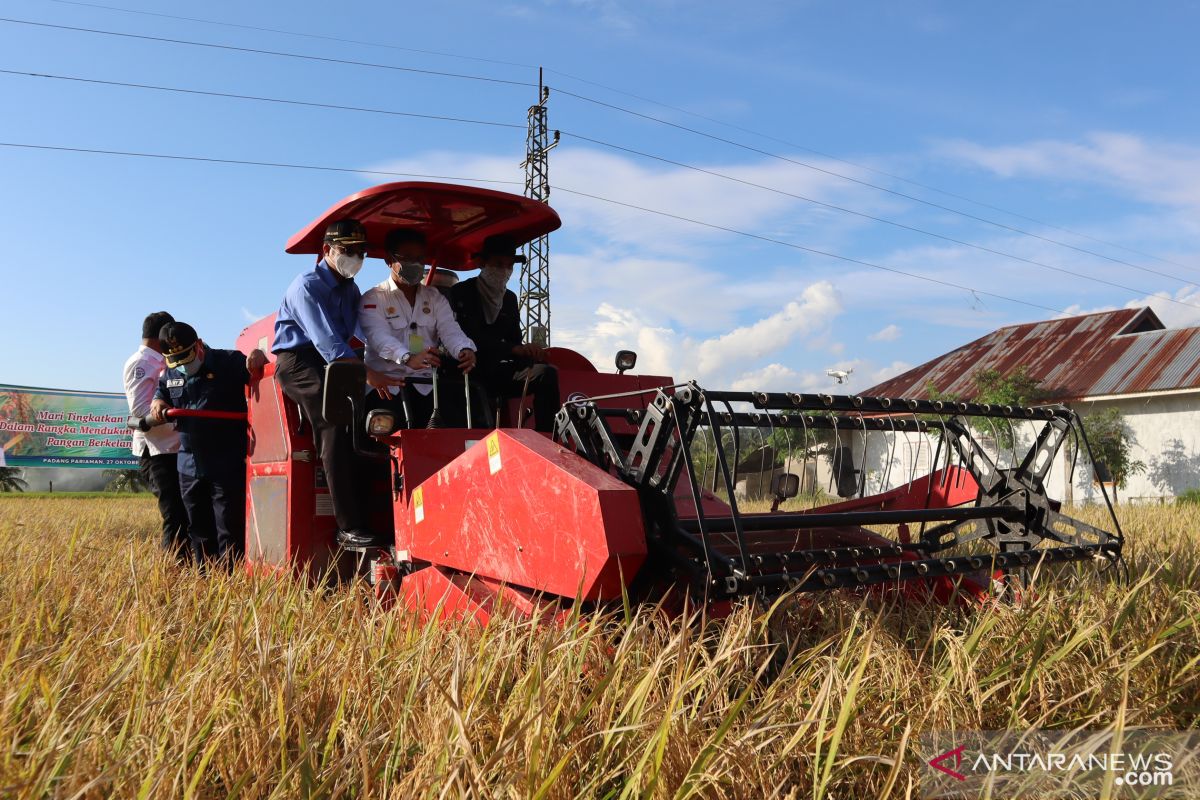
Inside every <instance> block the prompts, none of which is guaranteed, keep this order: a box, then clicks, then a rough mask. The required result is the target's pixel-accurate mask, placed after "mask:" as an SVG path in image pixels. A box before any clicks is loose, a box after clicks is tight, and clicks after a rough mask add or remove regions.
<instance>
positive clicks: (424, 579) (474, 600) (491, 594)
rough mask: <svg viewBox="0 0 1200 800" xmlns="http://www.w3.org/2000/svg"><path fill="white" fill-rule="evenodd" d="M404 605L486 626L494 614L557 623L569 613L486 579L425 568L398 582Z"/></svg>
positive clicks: (430, 615) (427, 614)
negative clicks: (533, 617)
mask: <svg viewBox="0 0 1200 800" xmlns="http://www.w3.org/2000/svg"><path fill="white" fill-rule="evenodd" d="M400 598H401V600H402V601H403V603H404V605H405V606H406V607H408V608H409V609H411V610H413V611H417V612H419V613H420V614H421V616H422V617H423V618H425V619H430V618H434V617H436V618H438V619H443V620H459V621H466V622H477V623H480V624H482V625H486V624H487V623H488V622H490V621H491V619H492V618H493V617H494V616H496V614H497V613H505V612H507V613H508V614H509V615H516V616H519V617H532V616H534V615H535V614H536V615H538V616H539V618H540V619H541V620H542V621H544V622H558V623H561V622H563V621H564V620H566V619H567V618H568V617H569V614H570V612H569V611H568V610H567V609H564V608H562V607H561V606H560V605H559V604H557V603H553V602H551V601H549V600H547V599H545V598H542V597H538V596H535V595H532V594H530V593H528V592H523V591H520V590H519V589H516V588H514V587H511V586H506V585H504V584H501V583H498V582H496V581H491V580H488V579H486V578H480V577H477V576H472V575H466V574H464V573H461V572H454V571H452V570H448V569H446V568H445V567H426V568H425V569H421V570H417V571H416V572H414V573H413V574H411V575H409V576H408V577H406V578H405V579H404V581H403V583H401V584H400Z"/></svg>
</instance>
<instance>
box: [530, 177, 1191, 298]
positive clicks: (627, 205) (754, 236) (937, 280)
mask: <svg viewBox="0 0 1200 800" xmlns="http://www.w3.org/2000/svg"><path fill="white" fill-rule="evenodd" d="M551 189H552V190H553V191H557V192H565V193H567V194H573V195H578V196H579V197H587V198H590V199H592V200H599V201H601V202H604V203H611V204H613V205H617V206H623V207H625V208H630V209H635V210H637V211H644V212H646V213H647V214H657V215H658V216H660V217H666V218H668V219H674V220H679V221H680V222H687V223H690V224H692V225H699V226H702V227H705V228H711V229H713V230H718V231H724V232H726V233H732V234H736V235H738V236H744V237H746V238H749V239H757V240H758V241H760V242H768V243H770V244H777V245H782V246H783V247H790V248H792V249H793V250H801V251H803V252H805V253H812V254H814V255H818V256H824V257H826V258H832V259H836V260H838V261H844V262H846V263H849V264H858V265H859V266H863V267H870V268H871V269H879V270H883V271H884V272H891V273H894V274H896V275H903V276H905V277H908V278H914V279H916V280H919V281H926V282H928V283H936V284H938V285H939V286H947V287H949V288H951V289H961V290H962V291H965V292H970V293H971V294H974V295H985V296H987V297H995V298H997V299H999V300H1006V301H1008V302H1010V303H1019V304H1021V305H1024V306H1029V307H1030V308H1037V309H1040V310H1042V311H1051V312H1053V313H1055V314H1067V313H1068V312H1066V311H1064V310H1062V309H1060V308H1053V307H1051V306H1044V305H1041V304H1040V303H1033V302H1030V301H1028V300H1020V299H1018V298H1015V297H1008V296H1007V295H1002V294H996V293H995V292H989V291H985V290H983V289H973V288H972V287H970V286H964V285H962V284H960V283H953V282H951V281H944V280H941V279H940V278H931V277H930V276H928V275H921V274H919V273H916V272H907V271H905V270H902V269H896V268H895V267H887V266H884V265H883V264H876V263H875V262H873V261H864V260H862V259H860V258H851V257H850V256H843V255H840V254H838V253H833V252H830V251H828V250H818V249H816V248H814V247H806V246H804V245H802V244H796V243H795V242H788V241H784V240H783V239H775V238H773V237H771V236H763V235H762V234H758V233H750V232H749V231H742V230H738V229H737V228H730V227H727V226H725V225H717V224H716V223H714V222H704V221H703V220H698V219H693V218H691V217H685V216H682V215H680V214H672V213H670V212H669V211H660V210H658V209H654V208H646V207H645V206H639V205H636V204H634V203H626V202H624V201H621V200H613V199H611V198H608V197H601V196H600V195H596V194H590V193H588V192H581V191H579V190H576V189H568V188H567V187H565V186H557V185H553V184H552V185H551ZM1187 305H1191V304H1190V303H1189V304H1187ZM1196 308H1200V305H1197V306H1196Z"/></svg>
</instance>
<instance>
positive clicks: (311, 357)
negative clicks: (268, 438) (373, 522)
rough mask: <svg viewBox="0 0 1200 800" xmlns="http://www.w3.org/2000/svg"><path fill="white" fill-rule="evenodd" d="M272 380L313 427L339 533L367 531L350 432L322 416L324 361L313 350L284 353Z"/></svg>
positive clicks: (362, 490) (362, 482)
mask: <svg viewBox="0 0 1200 800" xmlns="http://www.w3.org/2000/svg"><path fill="white" fill-rule="evenodd" d="M275 355H276V361H275V379H276V380H277V381H279V385H280V387H282V388H283V393H284V394H285V395H287V397H288V399H290V400H291V401H292V402H293V403H295V404H296V405H298V406H299V407H300V410H301V411H302V412H303V413H304V419H305V420H306V421H307V423H308V424H309V425H310V426H312V431H313V442H314V443H315V444H316V447H317V455H318V456H320V458H321V465H322V466H323V467H324V469H325V480H326V482H327V483H328V484H329V498H330V500H332V501H333V515H334V517H335V518H336V519H337V524H338V527H339V528H341V529H342V530H353V529H355V528H360V529H361V528H366V527H367V515H366V508H367V504H366V497H365V493H366V483H367V481H366V480H364V479H363V478H362V473H363V468H362V465H361V464H360V463H359V462H360V459H359V458H358V456H357V455H355V453H354V445H353V442H352V441H351V439H350V431H349V430H347V428H346V427H345V426H344V425H331V424H330V423H328V422H326V421H325V417H324V415H323V414H322V413H321V396H322V393H323V390H324V387H325V359H323V358H321V354H320V353H318V352H317V350H316V348H315V347H313V348H303V349H300V350H285V351H283V352H280V353H276V354H275Z"/></svg>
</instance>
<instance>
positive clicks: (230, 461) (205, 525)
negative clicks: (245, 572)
mask: <svg viewBox="0 0 1200 800" xmlns="http://www.w3.org/2000/svg"><path fill="white" fill-rule="evenodd" d="M158 338H159V346H160V347H161V349H162V354H163V358H164V360H165V362H166V371H165V372H164V373H163V376H162V378H161V379H160V381H159V385H158V391H156V392H155V394H154V402H153V403H152V404H151V406H150V414H151V417H152V418H153V420H154V422H155V423H158V424H162V423H164V422H167V421H168V418H167V416H166V411H167V409H168V408H187V409H196V410H202V411H233V412H242V413H245V411H246V385H247V384H248V383H249V382H250V378H251V375H252V374H260V373H261V372H262V368H263V365H264V364H265V363H266V361H267V357H266V355H265V354H264V353H263V352H262V351H261V350H255V351H253V352H252V353H250V355H249V356H244V355H242V354H241V353H239V352H238V351H236V350H217V349H216V348H212V347H207V346H205V344H204V342H203V340H201V339H200V338H199V337H198V336H197V335H196V331H195V329H194V328H192V326H191V325H188V324H187V323H186V322H170V323H167V324H166V325H164V326H163V327H162V330H161V331H160V332H159V335H158ZM175 428H176V430H177V431H178V432H179V458H178V463H177V468H178V471H179V489H180V493H181V494H182V495H183V505H184V507H185V508H186V509H187V515H188V535H189V538H190V539H191V544H192V553H193V555H194V557H195V559H196V562H197V563H198V564H203V563H204V562H206V561H210V560H213V559H221V560H223V561H224V562H225V566H227V567H228V566H232V563H233V561H234V560H236V559H237V558H239V557H240V556H241V554H242V551H243V547H244V543H245V537H246V422H245V420H217V419H197V418H191V417H182V418H180V419H178V420H176V423H175Z"/></svg>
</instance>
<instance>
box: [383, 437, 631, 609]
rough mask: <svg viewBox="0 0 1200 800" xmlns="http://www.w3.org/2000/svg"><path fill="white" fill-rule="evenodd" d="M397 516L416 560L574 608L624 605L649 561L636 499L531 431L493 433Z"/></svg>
mask: <svg viewBox="0 0 1200 800" xmlns="http://www.w3.org/2000/svg"><path fill="white" fill-rule="evenodd" d="M407 446H408V445H407V444H406V447H407ZM396 516H397V519H400V518H401V517H407V520H406V527H407V534H406V535H405V536H404V540H405V544H406V545H407V548H405V549H407V550H408V551H409V555H410V557H411V558H413V559H416V560H422V561H429V562H431V563H433V564H437V565H440V566H446V567H450V568H453V569H456V570H461V571H463V572H466V573H469V574H474V575H478V576H482V577H487V578H493V579H496V580H499V581H503V582H505V583H510V584H515V585H517V586H520V587H524V588H528V589H532V590H535V591H540V592H547V593H550V594H556V595H560V596H563V597H569V598H573V597H576V596H577V595H578V596H579V597H581V598H583V599H587V600H597V599H613V598H616V597H620V595H621V589H622V586H623V585H624V584H625V583H627V582H628V581H630V580H632V578H633V576H634V575H635V574H636V572H637V571H638V569H639V568H640V567H641V565H642V562H643V561H644V560H645V557H646V538H645V532H644V529H643V524H642V515H641V508H640V505H639V502H638V496H637V491H636V490H635V489H633V488H632V487H631V486H628V485H627V484H625V483H622V482H621V481H619V480H617V479H616V478H614V477H612V476H611V475H609V474H608V473H606V472H604V471H602V470H600V469H598V468H597V467H595V466H593V465H592V464H590V463H588V462H586V461H584V460H583V459H581V458H579V457H578V456H576V455H575V454H574V453H572V452H570V451H568V450H566V449H565V448H563V447H561V446H559V445H557V444H555V443H553V442H551V441H550V440H549V439H547V438H545V437H544V436H542V435H541V434H538V433H535V432H533V431H524V430H497V431H492V432H491V433H490V434H489V435H488V436H487V437H486V438H485V439H484V440H483V441H481V442H478V443H477V444H475V445H474V446H472V447H471V448H470V449H469V450H467V451H466V452H465V453H463V454H462V455H460V456H458V458H456V459H454V460H453V461H451V462H450V463H449V464H447V465H446V466H445V467H443V468H442V469H440V470H438V471H437V473H436V474H434V475H433V476H432V477H430V478H429V479H428V480H426V481H424V482H423V483H422V484H421V485H420V486H419V487H417V488H413V489H412V490H411V496H410V497H409V499H408V502H407V503H405V502H404V498H401V500H400V501H398V503H397V508H396Z"/></svg>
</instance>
